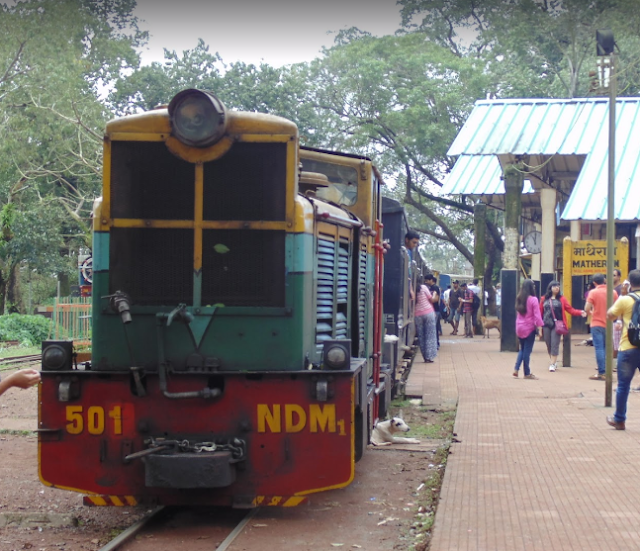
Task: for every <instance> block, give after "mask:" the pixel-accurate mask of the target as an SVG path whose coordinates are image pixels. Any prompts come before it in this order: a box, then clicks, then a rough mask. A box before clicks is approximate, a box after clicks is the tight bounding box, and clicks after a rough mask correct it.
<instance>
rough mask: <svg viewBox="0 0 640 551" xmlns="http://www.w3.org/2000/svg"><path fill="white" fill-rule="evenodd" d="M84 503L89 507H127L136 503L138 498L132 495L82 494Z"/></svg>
mask: <svg viewBox="0 0 640 551" xmlns="http://www.w3.org/2000/svg"><path fill="white" fill-rule="evenodd" d="M82 502H83V503H84V505H88V506H90V507H129V506H133V505H138V500H137V499H136V498H135V497H133V496H98V495H92V496H84V497H83V498H82Z"/></svg>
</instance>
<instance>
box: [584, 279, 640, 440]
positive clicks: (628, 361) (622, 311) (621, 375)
mask: <svg viewBox="0 0 640 551" xmlns="http://www.w3.org/2000/svg"><path fill="white" fill-rule="evenodd" d="M628 280H629V286H630V290H629V294H627V295H624V296H621V297H620V299H618V300H617V301H616V302H614V303H613V306H611V308H609V311H608V312H607V317H608V318H609V319H610V320H615V319H619V318H622V322H623V324H624V327H625V328H624V329H623V330H622V336H621V337H620V348H619V351H618V388H617V390H616V412H615V413H614V414H613V415H612V416H611V415H610V416H608V417H607V423H609V424H610V425H611V426H612V427H614V428H615V429H616V430H624V429H625V421H626V419H627V400H628V398H629V387H630V386H631V379H633V376H634V375H635V373H636V369H640V348H638V347H636V346H633V345H632V344H631V343H630V342H629V339H628V337H627V331H626V329H627V328H628V327H629V322H630V321H631V314H632V312H633V307H634V305H635V303H636V300H640V270H631V271H630V272H629V277H628ZM632 295H635V298H634V296H632ZM594 343H595V339H594Z"/></svg>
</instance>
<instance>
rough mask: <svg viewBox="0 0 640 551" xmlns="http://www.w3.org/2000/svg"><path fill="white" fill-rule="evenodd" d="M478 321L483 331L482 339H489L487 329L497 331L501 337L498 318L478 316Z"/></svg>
mask: <svg viewBox="0 0 640 551" xmlns="http://www.w3.org/2000/svg"><path fill="white" fill-rule="evenodd" d="M480 321H481V322H482V328H483V329H484V335H483V336H482V338H483V339H484V338H487V339H488V338H489V329H497V330H498V332H499V333H500V334H501V335H502V330H501V328H500V327H501V325H502V324H501V323H500V320H499V319H498V318H486V317H484V316H480Z"/></svg>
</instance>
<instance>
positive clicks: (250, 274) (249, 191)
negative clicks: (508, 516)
mask: <svg viewBox="0 0 640 551" xmlns="http://www.w3.org/2000/svg"><path fill="white" fill-rule="evenodd" d="M103 170H104V173H103V190H102V192H103V193H102V197H101V198H100V199H99V200H97V201H96V203H95V205H94V213H93V215H94V220H93V231H94V233H93V265H92V270H93V281H92V285H93V288H92V296H93V299H92V300H93V310H92V351H91V357H90V358H88V359H87V361H84V362H83V361H77V360H78V358H76V356H77V355H76V354H75V352H74V349H73V343H71V342H68V341H47V342H45V343H43V354H42V382H41V384H40V388H39V418H38V454H39V474H40V479H41V481H42V482H43V483H44V484H45V485H48V486H54V487H57V488H62V489H67V490H73V491H77V492H81V493H83V494H85V497H84V501H85V503H86V504H93V505H127V504H136V503H147V502H148V503H158V504H167V505H180V504H190V505H195V504H201V505H220V506H232V507H240V508H249V507H256V506H285V507H288V506H295V505H298V504H299V503H302V502H303V501H304V500H305V499H306V496H308V495H309V494H311V493H314V492H319V491H323V490H328V489H333V488H340V487H344V486H346V485H348V484H349V483H350V482H351V481H352V479H353V477H354V469H355V462H356V461H357V460H358V459H359V458H360V457H361V456H362V454H363V452H364V449H365V447H366V445H367V443H368V438H369V434H370V430H371V428H372V426H373V423H374V421H375V420H376V419H377V418H378V417H379V416H380V415H382V414H384V412H382V411H379V409H378V406H379V399H380V397H381V396H384V397H386V398H385V401H388V398H389V392H390V386H391V381H390V378H389V369H381V343H382V331H383V330H382V326H383V324H382V317H383V312H382V255H383V245H382V228H381V223H380V221H381V213H382V206H381V204H382V203H381V189H380V188H381V181H380V178H379V177H378V175H377V172H376V171H375V168H374V167H373V165H372V163H371V161H370V160H369V159H367V158H364V157H360V156H354V155H346V154H340V153H336V152H328V151H322V150H314V149H306V148H301V147H300V146H299V142H298V130H297V127H296V125H295V124H294V123H292V122H290V121H288V120H285V119H283V118H279V117H275V116H270V115H264V114H258V113H246V112H235V111H230V110H227V109H226V108H225V107H224V105H223V104H222V102H221V101H220V100H219V99H218V98H217V97H216V96H215V95H213V94H210V93H208V92H203V91H199V90H185V91H182V92H180V93H179V94H177V95H176V96H175V97H174V98H173V99H172V100H171V102H170V103H169V105H168V106H167V107H163V108H158V109H156V110H153V111H150V112H146V113H142V114H137V115H133V116H128V117H123V118H120V119H116V120H113V121H111V122H110V123H108V124H107V127H106V132H105V138H104V163H103Z"/></svg>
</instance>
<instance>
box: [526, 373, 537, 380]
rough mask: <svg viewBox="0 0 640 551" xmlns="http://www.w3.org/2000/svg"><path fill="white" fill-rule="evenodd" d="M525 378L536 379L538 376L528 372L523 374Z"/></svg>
mask: <svg viewBox="0 0 640 551" xmlns="http://www.w3.org/2000/svg"><path fill="white" fill-rule="evenodd" d="M524 378H525V379H536V380H537V379H538V377H536V376H535V375H534V374H533V373H529V375H525V376H524Z"/></svg>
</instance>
